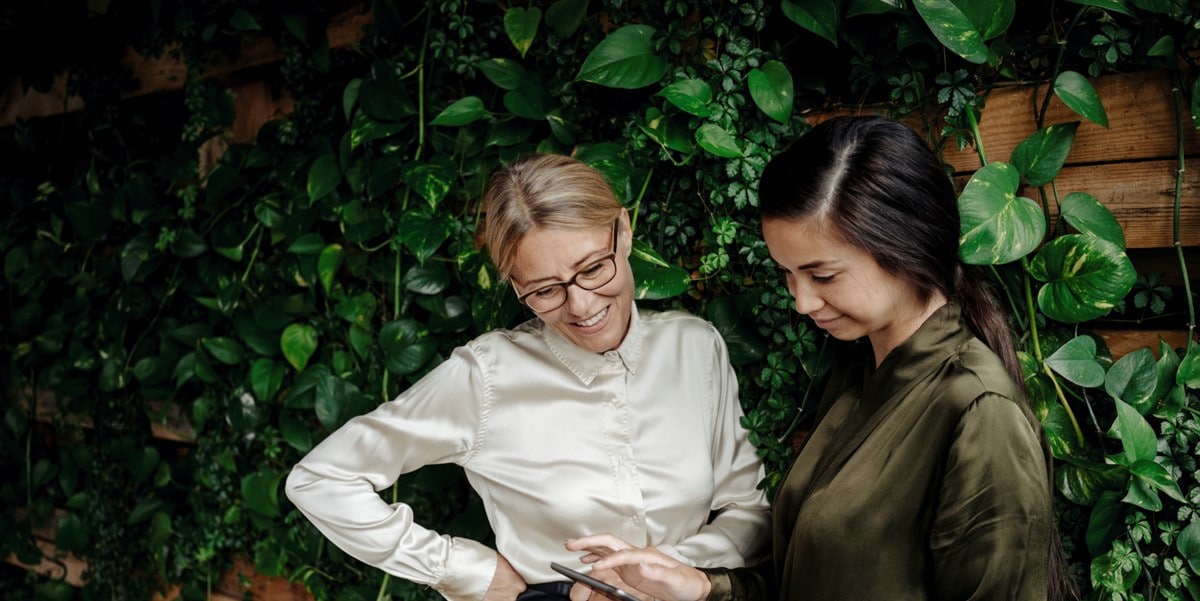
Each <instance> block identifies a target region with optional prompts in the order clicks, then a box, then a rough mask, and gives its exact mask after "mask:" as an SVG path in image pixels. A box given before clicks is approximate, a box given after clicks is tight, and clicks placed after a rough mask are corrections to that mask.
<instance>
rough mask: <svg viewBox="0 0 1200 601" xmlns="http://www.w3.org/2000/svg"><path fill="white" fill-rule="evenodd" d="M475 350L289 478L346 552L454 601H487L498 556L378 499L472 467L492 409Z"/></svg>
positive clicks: (309, 512)
mask: <svg viewBox="0 0 1200 601" xmlns="http://www.w3.org/2000/svg"><path fill="white" fill-rule="evenodd" d="M484 393H485V386H484V385H483V383H482V382H481V372H480V370H479V369H478V368H477V367H476V366H475V363H474V360H473V357H472V355H471V354H470V353H469V352H468V351H467V350H466V349H459V350H457V351H456V352H455V353H454V354H453V355H452V356H451V357H450V358H449V359H447V360H446V361H444V362H443V363H442V364H441V365H440V366H438V367H437V368H436V369H434V370H433V371H432V372H430V373H429V374H428V375H427V376H426V377H424V378H423V379H421V380H420V381H419V382H417V383H416V384H414V385H413V386H412V387H411V388H409V389H408V390H407V391H405V392H404V393H403V394H401V395H400V396H399V397H397V398H396V399H395V400H393V401H391V402H388V403H385V404H383V405H381V406H379V407H378V408H376V409H375V410H374V411H372V412H370V413H368V414H366V415H362V416H359V417H356V418H354V419H352V420H350V421H349V422H347V423H346V424H345V425H343V426H342V427H341V428H339V429H338V430H337V431H335V432H333V433H332V434H330V435H329V437H327V438H326V439H325V440H324V441H322V442H321V443H320V444H319V445H317V447H316V448H314V449H313V450H312V451H311V452H309V453H308V455H307V456H306V457H304V459H303V460H301V461H300V463H298V464H297V465H296V466H295V467H294V468H293V470H292V472H291V474H290V475H289V476H288V479H287V485H286V491H287V496H288V498H289V499H291V501H292V502H293V503H294V504H295V505H296V507H297V508H298V509H299V510H300V511H301V513H303V514H304V515H305V516H306V517H307V518H308V519H309V520H311V521H312V523H313V524H314V525H315V526H316V527H317V529H318V530H320V531H321V532H322V533H323V534H324V535H325V536H326V537H328V538H329V540H330V541H332V542H333V543H334V544H335V545H337V546H338V548H340V549H342V550H343V551H345V552H346V553H348V554H350V555H351V556H353V557H355V558H357V559H359V560H361V561H363V562H365V563H368V564H370V565H373V566H376V567H378V568H380V569H382V570H384V571H386V572H389V573H392V574H395V575H397V576H400V577H402V578H406V579H408V580H412V581H414V582H418V583H422V584H428V585H431V586H433V587H435V588H436V589H438V590H439V591H440V592H441V593H442V594H443V595H444V596H446V597H447V598H449V599H462V600H470V599H479V598H481V597H482V596H483V593H484V592H485V591H486V590H487V587H488V585H489V584H490V582H491V578H492V575H493V573H494V572H495V566H496V552H495V551H493V550H492V549H490V548H488V547H486V546H484V545H482V544H480V543H478V542H476V541H472V540H467V539H463V538H455V537H450V536H445V535H440V534H438V533H437V532H434V531H431V530H429V529H427V528H424V527H422V526H421V525H420V524H417V523H416V522H414V521H413V512H412V509H411V508H410V507H409V506H407V505H405V504H403V503H396V504H388V503H387V502H385V501H384V500H383V499H382V498H381V497H380V495H379V494H378V491H380V490H383V489H385V488H388V487H390V486H391V485H392V484H393V483H394V482H395V481H396V479H397V478H399V476H400V475H401V474H404V473H408V472H411V471H413V470H416V469H417V468H420V467H422V466H424V465H429V464H435V463H449V462H456V463H463V462H465V461H467V460H468V459H469V454H470V453H471V450H472V448H473V447H474V445H475V443H476V439H477V437H478V436H479V431H480V420H481V415H483V414H484V412H485V410H486V405H487V403H488V402H489V401H488V399H487V398H486V397H485V394H484Z"/></svg>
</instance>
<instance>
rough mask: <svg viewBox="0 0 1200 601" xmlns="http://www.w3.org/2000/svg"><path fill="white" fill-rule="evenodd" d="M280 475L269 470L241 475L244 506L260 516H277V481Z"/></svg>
mask: <svg viewBox="0 0 1200 601" xmlns="http://www.w3.org/2000/svg"><path fill="white" fill-rule="evenodd" d="M281 478H282V475H281V474H278V473H275V472H273V471H270V470H263V471H258V472H255V473H253V474H249V475H247V476H244V477H242V499H243V500H244V501H245V502H246V507H247V508H248V509H250V511H253V512H254V513H257V514H259V515H261V516H264V517H268V518H277V517H279V515H280V513H279V481H280V480H281Z"/></svg>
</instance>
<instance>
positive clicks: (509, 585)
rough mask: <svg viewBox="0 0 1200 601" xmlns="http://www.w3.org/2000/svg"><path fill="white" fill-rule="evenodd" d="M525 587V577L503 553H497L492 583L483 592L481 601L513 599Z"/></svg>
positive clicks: (510, 600)
mask: <svg viewBox="0 0 1200 601" xmlns="http://www.w3.org/2000/svg"><path fill="white" fill-rule="evenodd" d="M526 588H527V585H526V584H525V579H524V578H522V577H521V575H520V574H518V573H517V570H516V569H514V568H513V567H512V564H511V563H508V560H507V559H504V556H503V555H497V556H496V573H495V574H492V583H491V584H490V585H489V586H488V590H487V592H485V593H484V594H483V601H514V600H515V599H516V598H517V595H520V594H521V593H523V592H525V589H526Z"/></svg>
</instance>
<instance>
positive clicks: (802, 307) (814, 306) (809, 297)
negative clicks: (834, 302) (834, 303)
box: [791, 285, 825, 315]
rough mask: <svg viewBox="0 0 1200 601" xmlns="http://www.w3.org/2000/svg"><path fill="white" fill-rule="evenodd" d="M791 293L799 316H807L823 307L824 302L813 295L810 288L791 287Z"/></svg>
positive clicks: (819, 297) (816, 295) (818, 296)
mask: <svg viewBox="0 0 1200 601" xmlns="http://www.w3.org/2000/svg"><path fill="white" fill-rule="evenodd" d="M791 292H792V298H793V299H795V301H796V312H797V313H799V314H801V315H809V314H811V313H812V312H814V311H816V310H818V309H820V308H821V307H823V306H825V301H824V300H823V299H822V298H821V296H820V295H818V294H814V293H813V292H812V288H810V287H808V286H799V285H795V286H792V290H791Z"/></svg>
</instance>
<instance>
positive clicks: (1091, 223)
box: [1060, 192, 1125, 249]
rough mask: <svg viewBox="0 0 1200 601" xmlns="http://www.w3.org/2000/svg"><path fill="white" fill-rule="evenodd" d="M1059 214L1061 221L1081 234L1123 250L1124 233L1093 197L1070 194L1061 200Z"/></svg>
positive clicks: (1082, 194)
mask: <svg viewBox="0 0 1200 601" xmlns="http://www.w3.org/2000/svg"><path fill="white" fill-rule="evenodd" d="M1060 212H1061V214H1062V217H1063V219H1065V220H1066V221H1067V223H1069V224H1071V227H1074V228H1075V229H1076V230H1079V232H1080V233H1081V234H1089V235H1092V236H1096V237H1098V238H1102V239H1104V240H1107V241H1109V242H1112V243H1113V244H1115V245H1117V246H1118V247H1120V248H1122V249H1124V248H1125V232H1123V231H1122V230H1121V224H1120V223H1118V222H1117V218H1116V217H1113V214H1112V212H1111V211H1109V210H1108V207H1105V206H1104V205H1103V204H1101V203H1100V201H1099V200H1096V197H1095V196H1092V195H1091V194H1087V193H1085V192H1072V193H1070V194H1068V195H1067V197H1066V198H1064V199H1063V201H1062V207H1061V208H1060Z"/></svg>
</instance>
